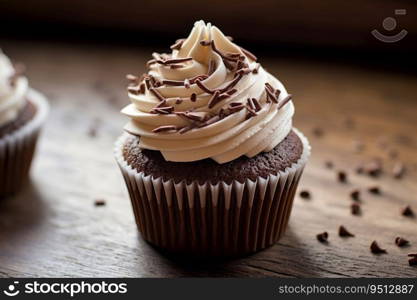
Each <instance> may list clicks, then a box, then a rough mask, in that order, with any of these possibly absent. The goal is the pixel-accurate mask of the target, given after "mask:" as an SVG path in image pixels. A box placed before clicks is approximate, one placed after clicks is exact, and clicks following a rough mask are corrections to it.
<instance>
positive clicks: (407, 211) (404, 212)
mask: <svg viewBox="0 0 417 300" xmlns="http://www.w3.org/2000/svg"><path fill="white" fill-rule="evenodd" d="M401 214H402V215H403V216H406V217H412V216H414V212H413V210H412V209H411V206H410V205H407V206H406V207H404V208H403V209H402V210H401Z"/></svg>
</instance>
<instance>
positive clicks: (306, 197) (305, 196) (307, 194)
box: [300, 190, 311, 199]
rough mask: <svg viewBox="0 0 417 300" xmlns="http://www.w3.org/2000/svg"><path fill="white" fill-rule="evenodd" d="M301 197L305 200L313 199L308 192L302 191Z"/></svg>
mask: <svg viewBox="0 0 417 300" xmlns="http://www.w3.org/2000/svg"><path fill="white" fill-rule="evenodd" d="M300 197H301V198H303V199H311V194H310V192H309V191H307V190H302V191H301V192H300Z"/></svg>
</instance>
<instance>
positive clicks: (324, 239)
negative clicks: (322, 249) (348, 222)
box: [317, 231, 329, 243]
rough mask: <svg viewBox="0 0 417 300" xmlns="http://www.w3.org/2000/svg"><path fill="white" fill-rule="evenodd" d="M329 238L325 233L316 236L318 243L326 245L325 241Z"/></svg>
mask: <svg viewBox="0 0 417 300" xmlns="http://www.w3.org/2000/svg"><path fill="white" fill-rule="evenodd" d="M328 238H329V234H328V233H327V231H325V232H323V233H319V234H318V235H317V240H318V241H319V242H320V243H327V239H328Z"/></svg>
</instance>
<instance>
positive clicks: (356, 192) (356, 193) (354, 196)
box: [350, 190, 360, 201]
mask: <svg viewBox="0 0 417 300" xmlns="http://www.w3.org/2000/svg"><path fill="white" fill-rule="evenodd" d="M350 198H352V200H355V201H360V191H359V190H353V191H352V192H350Z"/></svg>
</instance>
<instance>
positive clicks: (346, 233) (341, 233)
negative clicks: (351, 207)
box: [339, 225, 355, 237]
mask: <svg viewBox="0 0 417 300" xmlns="http://www.w3.org/2000/svg"><path fill="white" fill-rule="evenodd" d="M339 236H340V237H354V236H355V235H354V234H352V233H350V232H349V231H348V230H347V229H346V227H345V226H343V225H340V226H339Z"/></svg>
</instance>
